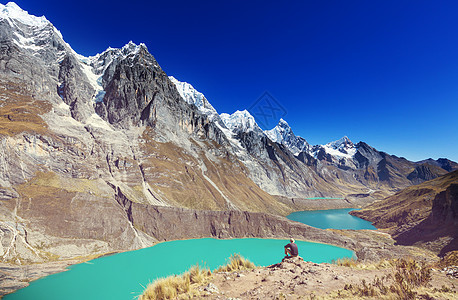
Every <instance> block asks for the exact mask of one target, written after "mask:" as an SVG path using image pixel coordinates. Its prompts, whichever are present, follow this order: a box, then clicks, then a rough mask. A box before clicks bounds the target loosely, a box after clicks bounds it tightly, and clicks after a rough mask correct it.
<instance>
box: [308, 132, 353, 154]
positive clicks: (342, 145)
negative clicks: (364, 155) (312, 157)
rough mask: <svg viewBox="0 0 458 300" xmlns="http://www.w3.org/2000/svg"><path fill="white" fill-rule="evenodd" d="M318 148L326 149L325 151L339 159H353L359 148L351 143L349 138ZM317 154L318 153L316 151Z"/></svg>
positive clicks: (345, 137)
mask: <svg viewBox="0 0 458 300" xmlns="http://www.w3.org/2000/svg"><path fill="white" fill-rule="evenodd" d="M317 148H321V149H324V151H325V152H326V153H328V154H331V155H332V156H334V157H338V158H342V157H344V158H349V159H350V158H353V156H354V155H355V154H356V151H357V150H358V149H357V147H356V146H355V145H354V144H353V143H352V141H350V139H349V138H348V137H347V136H344V137H343V138H341V139H339V140H337V141H334V142H330V143H327V144H326V145H320V146H319V147H317ZM314 152H315V153H316V151H314Z"/></svg>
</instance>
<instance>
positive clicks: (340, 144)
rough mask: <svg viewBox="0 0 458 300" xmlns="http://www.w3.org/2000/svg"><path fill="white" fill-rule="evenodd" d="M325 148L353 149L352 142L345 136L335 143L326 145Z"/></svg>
mask: <svg viewBox="0 0 458 300" xmlns="http://www.w3.org/2000/svg"><path fill="white" fill-rule="evenodd" d="M326 146H328V147H330V148H333V149H341V148H343V149H348V148H353V147H354V145H353V142H352V141H351V140H350V139H349V138H348V137H347V136H344V137H342V138H341V139H338V140H337V141H333V142H330V143H327V144H326Z"/></svg>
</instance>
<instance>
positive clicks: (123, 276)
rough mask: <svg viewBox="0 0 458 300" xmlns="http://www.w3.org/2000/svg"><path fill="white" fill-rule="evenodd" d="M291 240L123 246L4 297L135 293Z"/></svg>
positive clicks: (308, 246) (307, 251)
mask: <svg viewBox="0 0 458 300" xmlns="http://www.w3.org/2000/svg"><path fill="white" fill-rule="evenodd" d="M287 243H289V241H288V240H275V239H230V240H218V239H210V238H207V239H194V240H182V241H171V242H164V243H159V244H157V245H155V246H153V247H149V248H145V249H141V250H136V251H130V252H124V253H119V254H115V255H112V256H105V257H101V258H98V259H94V260H92V261H89V262H87V263H82V264H78V265H74V266H71V267H70V268H69V269H70V270H69V271H66V272H62V273H57V274H54V275H50V276H47V277H45V278H42V279H39V280H36V281H33V282H31V284H30V286H28V287H26V288H24V289H21V290H18V291H17V292H15V293H14V294H10V295H7V296H5V298H4V299H5V300H19V299H20V300H28V299H30V300H32V299H33V300H42V299H43V300H44V299H46V300H54V299H56V300H57V299H59V300H62V299H66V300H77V299H78V300H80V299H85V300H88V299H97V300H100V299H111V300H117V299H119V300H121V299H122V300H126V299H134V298H135V297H136V296H138V295H140V294H141V293H142V291H143V289H144V287H146V286H147V285H148V283H150V282H152V281H153V280H154V279H156V278H158V277H165V276H168V275H171V274H181V273H183V272H185V271H186V270H188V269H189V267H191V266H193V265H195V264H196V263H199V264H200V265H206V266H207V267H209V268H210V269H211V270H213V269H216V268H217V267H218V266H220V265H223V264H225V262H226V260H227V259H228V258H229V256H230V255H231V254H233V253H239V254H241V255H242V256H244V257H246V258H248V259H249V260H251V261H252V262H254V263H255V264H256V265H258V266H267V265H271V264H274V263H278V262H280V261H281V259H282V258H283V257H284V249H283V246H284V245H286V244H287ZM296 243H297V245H298V247H299V255H300V256H302V257H303V258H304V259H305V260H307V261H313V262H316V263H321V262H331V261H332V260H337V259H338V258H343V257H353V256H354V253H353V252H352V251H351V250H348V249H344V248H339V247H335V246H331V245H326V244H318V243H311V242H302V241H297V242H296Z"/></svg>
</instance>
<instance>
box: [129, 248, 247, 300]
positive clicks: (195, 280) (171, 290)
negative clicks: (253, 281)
mask: <svg viewBox="0 0 458 300" xmlns="http://www.w3.org/2000/svg"><path fill="white" fill-rule="evenodd" d="M255 267H256V266H255V265H254V264H253V263H252V262H251V261H249V260H247V259H245V258H244V257H242V256H241V255H240V254H233V255H231V257H230V258H229V262H228V263H227V264H226V265H225V266H221V267H219V268H218V269H217V270H216V271H215V272H233V271H239V270H246V269H252V268H255ZM211 276H212V272H211V271H210V270H209V269H207V268H201V267H200V266H199V265H195V266H192V267H191V268H190V269H189V270H188V271H187V272H186V273H184V274H182V275H179V276H176V275H175V276H169V277H166V278H159V279H157V280H156V281H154V282H152V283H150V284H149V285H148V286H147V288H146V289H145V290H144V291H143V294H142V295H140V296H139V297H138V300H165V299H176V298H179V299H189V298H191V297H192V296H194V295H196V294H198V293H199V292H198V291H197V290H196V289H195V288H194V287H195V286H201V285H202V284H205V283H206V282H207V281H208V280H209V279H210V278H211Z"/></svg>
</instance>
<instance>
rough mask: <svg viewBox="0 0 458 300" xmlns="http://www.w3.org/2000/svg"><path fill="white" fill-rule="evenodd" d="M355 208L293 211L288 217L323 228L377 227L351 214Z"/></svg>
mask: <svg viewBox="0 0 458 300" xmlns="http://www.w3.org/2000/svg"><path fill="white" fill-rule="evenodd" d="M352 210H356V209H354V208H343V209H326V210H309V211H308V210H307V211H297V212H293V213H292V214H290V215H289V216H287V218H288V219H290V220H293V221H297V222H301V223H304V224H307V225H310V226H313V227H316V228H321V229H328V228H334V229H355V230H358V229H374V230H375V229H377V228H375V226H374V225H372V223H371V222H369V221H366V220H363V219H360V218H358V217H355V216H352V215H349V214H348V213H349V212H350V211H352Z"/></svg>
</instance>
